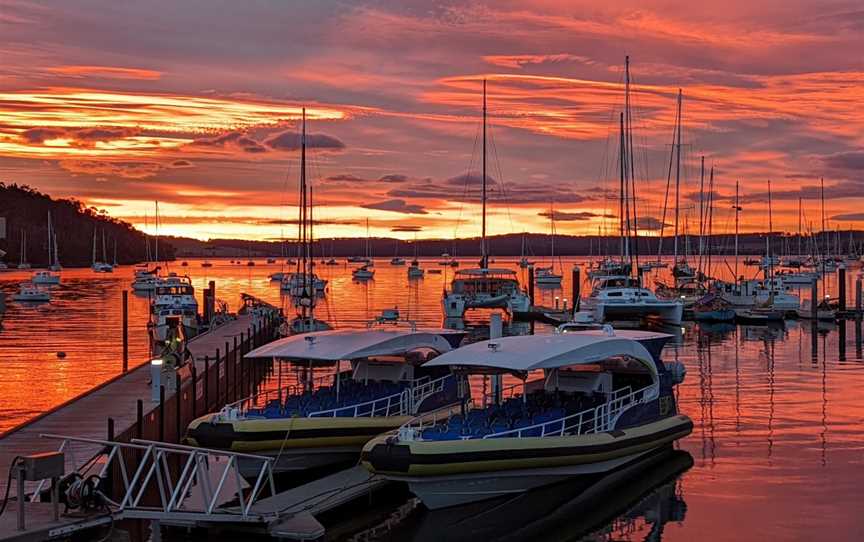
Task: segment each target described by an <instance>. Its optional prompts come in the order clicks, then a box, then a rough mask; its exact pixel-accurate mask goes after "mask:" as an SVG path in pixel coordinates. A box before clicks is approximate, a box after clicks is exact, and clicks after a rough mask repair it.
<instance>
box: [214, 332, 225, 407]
mask: <svg viewBox="0 0 864 542" xmlns="http://www.w3.org/2000/svg"><path fill="white" fill-rule="evenodd" d="M226 344H227V343H226ZM226 352H227V350H226ZM221 364H222V360H221V359H220V357H219V349H218V348H217V349H216V363H214V364H213V367H214V368H215V369H216V377H215V378H214V380H215V381H216V405H215V406H217V407H220V406H222V404H221V403H220V401H221V400H222V395H221V392H220V389H221V386H222V385H221V384H220V383H219V375H220V374H221V372H220V371H221V370H222V365H221Z"/></svg>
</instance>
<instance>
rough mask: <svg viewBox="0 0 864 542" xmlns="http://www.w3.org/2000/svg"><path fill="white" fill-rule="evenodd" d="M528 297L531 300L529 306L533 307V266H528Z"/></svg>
mask: <svg viewBox="0 0 864 542" xmlns="http://www.w3.org/2000/svg"><path fill="white" fill-rule="evenodd" d="M528 297H529V298H531V305H532V306H533V305H534V266H533V265H529V266H528Z"/></svg>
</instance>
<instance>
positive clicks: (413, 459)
mask: <svg viewBox="0 0 864 542" xmlns="http://www.w3.org/2000/svg"><path fill="white" fill-rule="evenodd" d="M692 430H693V422H692V421H691V420H690V419H689V418H688V417H687V416H684V415H678V416H673V417H670V418H664V419H662V420H658V421H656V422H653V423H649V424H645V425H641V426H637V427H631V428H627V429H623V430H615V431H610V432H604V433H596V434H587V435H574V436H561V437H542V438H541V437H534V438H506V437H505V438H498V439H468V440H452V441H405V442H398V441H397V442H394V441H393V440H392V439H393V435H392V434H391V435H381V436H378V437H376V438H375V439H373V440H372V441H370V442H369V443H367V444H366V446H364V448H363V452H362V455H361V463H362V464H363V466H364V467H365V468H366V469H367V470H369V471H370V472H373V473H376V474H380V475H382V476H384V477H385V478H387V479H391V480H396V481H403V482H407V483H408V485H409V487H410V488H411V490H412V492H414V493H415V494H416V495H417V496H418V497H419V498H420V499H421V500H423V502H424V504H426V506H428V507H429V508H432V509H435V508H444V507H448V506H454V505H458V504H465V503H468V502H474V501H481V500H486V499H491V498H495V497H500V496H502V495H508V494H514V493H521V492H524V491H527V490H529V489H532V488H535V487H539V486H543V485H548V484H552V483H555V482H559V481H561V480H563V479H566V478H572V477H574V476H580V475H584V474H596V473H602V472H606V471H609V470H612V469H615V468H617V467H619V466H621V465H622V464H624V463H627V462H628V461H631V460H632V459H634V458H637V457H639V456H640V455H642V454H645V453H648V452H650V451H652V450H656V449H658V448H661V447H663V446H667V445H669V444H670V443H672V442H674V441H675V440H677V439H679V438H682V437H684V436H686V435H688V434H690V432H691V431H692Z"/></svg>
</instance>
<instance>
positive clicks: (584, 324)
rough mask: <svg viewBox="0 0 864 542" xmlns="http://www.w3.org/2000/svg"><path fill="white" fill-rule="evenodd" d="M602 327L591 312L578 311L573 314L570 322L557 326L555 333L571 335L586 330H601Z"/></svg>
mask: <svg viewBox="0 0 864 542" xmlns="http://www.w3.org/2000/svg"><path fill="white" fill-rule="evenodd" d="M602 327H603V323H602V322H598V321H597V320H596V319H595V318H594V312H593V311H584V310H580V311H576V312H574V313H573V316H572V317H571V318H570V321H568V322H564V323H563V324H559V325H558V327H556V328H555V333H573V332H576V331H585V330H586V329H601V328H602Z"/></svg>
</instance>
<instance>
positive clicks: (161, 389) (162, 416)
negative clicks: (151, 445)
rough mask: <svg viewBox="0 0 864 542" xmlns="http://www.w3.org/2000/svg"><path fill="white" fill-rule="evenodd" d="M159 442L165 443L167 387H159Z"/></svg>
mask: <svg viewBox="0 0 864 542" xmlns="http://www.w3.org/2000/svg"><path fill="white" fill-rule="evenodd" d="M159 442H165V386H159Z"/></svg>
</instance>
